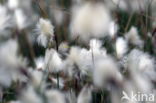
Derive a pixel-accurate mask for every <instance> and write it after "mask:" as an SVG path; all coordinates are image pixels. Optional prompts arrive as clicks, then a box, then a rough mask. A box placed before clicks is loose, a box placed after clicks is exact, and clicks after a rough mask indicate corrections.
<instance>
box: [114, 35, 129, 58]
mask: <svg viewBox="0 0 156 103" xmlns="http://www.w3.org/2000/svg"><path fill="white" fill-rule="evenodd" d="M115 47H116V54H117V57H118V58H122V57H123V56H124V54H125V53H126V52H127V49H128V47H127V42H126V40H124V38H122V37H119V38H118V39H117V41H116V43H115Z"/></svg>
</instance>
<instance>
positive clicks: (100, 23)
mask: <svg viewBox="0 0 156 103" xmlns="http://www.w3.org/2000/svg"><path fill="white" fill-rule="evenodd" d="M110 21H111V17H110V15H109V11H108V10H107V8H106V7H105V6H104V5H102V4H100V3H95V4H93V3H85V4H84V5H82V6H80V7H77V8H76V9H74V11H73V15H72V22H71V26H70V31H71V36H72V37H73V38H76V37H80V38H81V40H82V41H88V40H89V39H90V38H92V37H96V38H100V37H104V36H106V35H107V34H108V29H109V26H108V25H109V24H110Z"/></svg>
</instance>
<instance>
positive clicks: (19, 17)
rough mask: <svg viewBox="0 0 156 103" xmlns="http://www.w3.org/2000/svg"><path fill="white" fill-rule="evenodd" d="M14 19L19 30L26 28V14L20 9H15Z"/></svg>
mask: <svg viewBox="0 0 156 103" xmlns="http://www.w3.org/2000/svg"><path fill="white" fill-rule="evenodd" d="M14 16H15V21H16V25H17V27H18V29H19V30H21V29H24V28H26V27H27V26H28V25H29V23H28V22H27V16H26V15H25V14H24V11H23V10H22V9H17V10H15V14H14Z"/></svg>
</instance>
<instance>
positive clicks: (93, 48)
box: [89, 39, 107, 59]
mask: <svg viewBox="0 0 156 103" xmlns="http://www.w3.org/2000/svg"><path fill="white" fill-rule="evenodd" d="M89 52H90V54H91V55H92V56H93V57H94V59H96V58H98V57H105V56H106V55H107V54H106V49H105V48H103V47H102V41H100V40H97V39H91V40H90V49H89Z"/></svg>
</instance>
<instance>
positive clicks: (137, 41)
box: [125, 26, 144, 47]
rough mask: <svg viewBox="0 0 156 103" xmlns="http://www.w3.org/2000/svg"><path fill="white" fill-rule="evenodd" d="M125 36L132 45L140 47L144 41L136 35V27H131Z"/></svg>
mask: <svg viewBox="0 0 156 103" xmlns="http://www.w3.org/2000/svg"><path fill="white" fill-rule="evenodd" d="M125 38H126V39H127V40H128V42H130V43H131V44H133V45H136V46H139V47H142V46H143V44H144V42H143V41H142V40H141V38H140V36H139V35H138V31H137V28H136V27H133V26H132V27H131V29H130V31H129V32H128V33H126V34H125Z"/></svg>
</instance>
